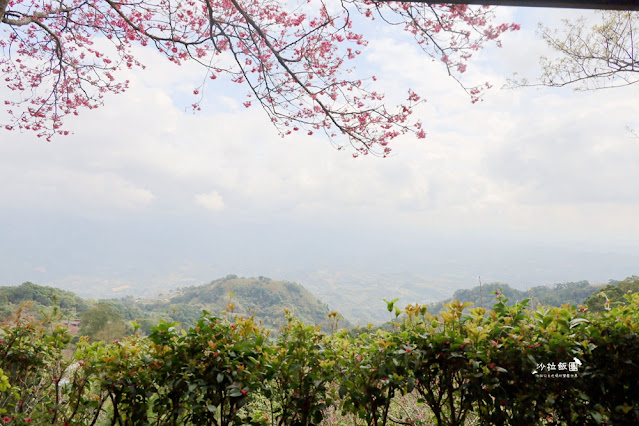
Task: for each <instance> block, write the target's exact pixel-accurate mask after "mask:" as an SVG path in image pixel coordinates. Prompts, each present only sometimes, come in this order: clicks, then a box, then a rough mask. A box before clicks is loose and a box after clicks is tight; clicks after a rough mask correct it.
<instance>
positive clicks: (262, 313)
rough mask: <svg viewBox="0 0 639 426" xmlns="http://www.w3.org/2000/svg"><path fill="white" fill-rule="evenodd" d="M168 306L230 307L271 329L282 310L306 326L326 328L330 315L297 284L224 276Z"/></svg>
mask: <svg viewBox="0 0 639 426" xmlns="http://www.w3.org/2000/svg"><path fill="white" fill-rule="evenodd" d="M231 295H232V296H231ZM170 303H172V304H188V305H190V306H195V307H198V308H200V309H206V310H207V311H209V312H211V313H214V312H221V311H223V310H225V309H226V307H227V306H228V305H229V304H232V306H233V312H234V313H237V314H240V315H251V314H255V316H256V318H257V319H259V320H262V321H263V322H264V324H267V325H269V326H270V327H272V328H275V327H276V326H280V325H283V324H284V322H285V318H284V309H287V310H289V311H291V312H292V313H293V315H294V316H296V317H297V318H299V319H301V320H302V321H303V322H304V323H306V324H322V325H326V321H327V314H328V313H329V312H330V311H329V307H328V305H326V304H325V303H323V302H321V301H320V300H318V299H317V298H316V297H315V296H313V295H312V294H311V293H310V292H309V291H308V290H306V289H305V288H304V287H302V286H301V285H300V284H297V283H293V282H289V281H276V280H272V279H270V278H266V277H258V278H240V277H238V276H236V275H228V276H227V277H225V278H221V279H218V280H215V281H212V282H211V283H209V284H206V285H200V286H191V287H185V288H182V289H180V290H179V293H178V294H177V295H174V296H172V297H171V298H170ZM347 325H348V323H346V324H342V326H347ZM278 328H279V327H278Z"/></svg>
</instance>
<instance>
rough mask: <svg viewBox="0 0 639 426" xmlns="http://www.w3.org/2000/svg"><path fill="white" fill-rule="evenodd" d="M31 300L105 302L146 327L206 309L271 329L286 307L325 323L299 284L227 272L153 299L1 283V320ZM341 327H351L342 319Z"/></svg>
mask: <svg viewBox="0 0 639 426" xmlns="http://www.w3.org/2000/svg"><path fill="white" fill-rule="evenodd" d="M25 301H29V302H31V303H32V304H33V305H34V309H35V310H36V311H38V310H40V311H42V310H43V309H46V308H50V307H52V306H54V305H56V306H58V307H59V309H60V310H61V312H62V313H63V314H64V315H65V316H67V317H82V315H83V314H84V313H85V312H87V311H89V310H90V309H91V308H93V307H95V306H97V305H107V306H108V307H109V312H113V313H115V314H117V315H118V316H119V317H121V318H122V319H123V320H127V321H132V320H136V321H137V322H138V323H141V324H143V325H146V328H147V329H149V328H150V327H151V326H152V325H156V324H157V321H159V320H160V319H164V320H166V321H178V322H181V323H192V322H194V321H196V320H197V318H199V317H200V315H202V311H203V310H206V311H208V312H210V313H211V314H212V315H222V312H226V315H230V316H232V315H235V314H237V315H243V316H248V315H255V317H256V319H257V320H258V321H260V322H262V324H263V325H264V326H265V327H267V328H269V329H272V330H278V329H279V327H280V326H281V325H284V323H285V322H286V319H285V314H284V310H285V309H286V310H288V311H290V312H291V313H292V314H293V315H294V316H296V317H297V318H299V319H301V320H302V321H303V322H305V323H307V324H313V325H324V326H326V325H327V314H328V313H329V312H330V310H329V307H328V305H326V304H325V303H323V302H321V301H320V300H318V299H317V298H316V297H315V296H313V295H312V294H311V293H310V292H309V291H308V290H306V289H305V288H304V287H302V286H301V285H299V284H297V283H293V282H288V281H276V280H271V279H270V278H266V277H258V278H243V277H242V278H241V277H238V276H236V275H228V276H226V277H225V278H220V279H218V280H215V281H212V282H210V283H209V284H204V285H199V286H190V287H184V288H181V289H179V290H175V291H173V292H171V293H170V294H168V295H161V296H158V297H153V298H135V297H133V296H128V297H124V298H121V299H101V300H95V299H83V298H81V297H78V296H76V295H75V294H74V293H73V292H70V291H65V290H60V289H57V288H54V287H49V286H40V285H37V284H33V283H30V282H26V283H23V284H22V285H20V286H17V287H0V319H5V318H7V317H8V316H9V315H10V314H11V312H12V311H13V310H15V309H16V308H17V306H19V305H20V304H21V303H23V302H25ZM340 325H341V326H342V327H347V328H348V327H351V323H350V322H349V321H348V320H342V322H341V324H340Z"/></svg>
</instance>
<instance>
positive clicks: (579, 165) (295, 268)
mask: <svg viewBox="0 0 639 426" xmlns="http://www.w3.org/2000/svg"><path fill="white" fill-rule="evenodd" d="M581 13H582V12H574V11H565V10H541V9H515V8H502V9H500V11H499V14H500V16H501V17H502V18H503V19H504V20H506V21H515V22H519V23H521V24H522V30H521V31H519V32H516V33H510V34H506V35H505V36H504V37H503V47H502V48H501V49H498V48H490V49H486V50H484V51H482V52H480V53H479V54H478V55H476V58H474V61H472V62H471V63H470V65H469V69H468V72H467V73H466V75H465V79H466V81H468V82H484V81H489V82H491V84H492V85H493V86H494V88H493V89H491V90H490V91H489V92H488V93H487V94H486V97H485V100H484V101H483V102H481V103H478V104H474V105H473V104H471V103H470V102H469V100H468V98H467V96H466V94H465V93H464V92H463V91H461V90H460V88H459V87H458V86H457V85H456V83H455V82H454V81H452V80H451V79H449V78H448V77H447V76H446V74H445V71H444V69H443V67H442V64H441V63H438V62H433V61H431V60H430V59H429V58H426V57H424V56H423V55H419V54H418V52H417V49H416V47H415V46H414V45H412V44H411V43H410V39H406V38H404V37H402V36H399V35H398V34H397V33H395V32H394V31H392V30H390V29H388V28H384V27H381V26H380V27H371V28H370V29H369V30H368V33H367V34H366V36H367V38H368V39H369V40H370V44H369V46H368V48H367V49H366V50H365V52H364V55H363V57H362V59H361V60H360V62H359V63H358V67H362V68H363V67H366V74H375V75H377V77H378V79H379V81H380V84H383V87H384V88H385V90H386V93H388V94H389V98H390V99H391V100H392V99H393V97H394V94H395V93H402V94H403V93H406V90H407V88H408V87H412V88H414V89H415V90H416V91H417V92H418V93H420V94H422V95H423V96H424V97H425V98H426V99H427V102H426V103H425V104H423V105H422V106H421V107H420V108H419V109H418V111H417V114H418V116H419V117H420V118H421V119H422V121H423V122H424V126H425V129H426V131H427V134H428V136H427V138H426V139H425V140H417V139H416V138H414V137H412V136H407V137H404V138H402V139H401V140H398V141H397V142H396V143H395V144H394V146H393V152H394V154H395V155H394V156H392V157H390V158H387V159H380V158H369V157H366V158H359V159H353V158H352V157H351V156H350V155H349V154H348V153H344V152H338V151H336V150H335V149H333V148H332V147H331V145H330V144H329V143H328V141H326V140H325V139H323V138H322V137H319V136H317V137H315V136H313V137H309V136H302V135H294V136H291V137H287V138H284V139H283V138H281V137H279V136H278V135H277V133H276V131H275V129H274V128H273V127H272V126H271V125H270V123H269V122H268V120H267V118H266V116H265V114H264V113H263V112H262V111H261V110H259V109H257V108H250V109H245V108H244V107H243V106H242V105H241V102H242V101H243V97H244V95H245V92H244V89H243V88H241V87H239V86H237V85H231V84H230V83H229V84H226V83H224V82H222V83H220V84H217V85H209V86H207V88H206V91H205V102H204V104H203V110H202V111H201V112H199V113H196V114H193V113H192V112H189V111H187V110H186V106H187V105H188V104H190V102H192V99H191V97H190V96H191V95H190V94H191V93H192V91H193V88H194V87H196V86H198V85H199V82H200V81H201V78H202V76H201V74H200V73H199V70H198V69H197V68H192V67H188V66H187V67H182V68H178V67H176V66H173V65H170V64H168V63H167V61H165V60H163V58H161V57H159V56H158V55H157V54H155V53H153V52H152V51H147V50H143V51H141V52H140V55H141V57H142V59H143V61H144V62H145V64H146V65H147V70H146V71H136V72H133V73H131V75H130V76H129V77H130V78H131V82H132V85H131V86H132V87H131V89H130V90H129V91H128V92H127V93H126V94H124V95H117V96H111V97H108V98H107V99H106V102H105V105H104V107H103V108H100V109H98V110H94V111H83V112H82V114H81V115H80V116H79V117H77V119H74V120H69V121H68V123H67V124H68V128H69V129H70V130H73V131H74V134H73V135H72V136H68V137H63V138H57V139H54V141H53V142H51V143H47V142H45V141H43V140H40V139H38V138H36V137H34V136H33V135H31V134H26V133H25V134H19V133H11V132H6V131H3V132H2V133H0V179H1V182H2V184H1V185H0V232H1V233H0V285H17V284H19V283H21V282H23V281H27V280H29V281H33V282H36V283H40V284H49V285H57V286H61V287H65V288H73V289H75V290H79V291H80V292H81V291H82V289H83V288H89V287H90V286H89V285H88V284H86V283H91V284H92V285H94V283H100V285H102V286H104V288H113V287H116V288H120V287H122V286H125V287H126V286H130V288H129V289H130V291H135V289H142V288H151V287H152V286H158V285H160V284H161V285H162V286H164V287H166V286H179V285H184V284H193V283H202V282H208V281H210V280H212V279H215V278H218V277H220V276H224V275H226V274H229V273H235V274H238V275H246V276H257V275H265V276H270V277H271V278H274V279H287V280H297V281H300V282H301V283H302V284H304V281H303V280H304V277H306V276H309V275H311V274H313V273H314V272H316V271H325V272H326V271H327V272H328V273H335V274H337V273H338V272H339V273H346V274H348V273H353V274H357V273H360V272H363V271H365V272H366V273H368V274H373V276H374V275H375V274H388V273H393V274H396V275H402V274H405V276H407V277H410V276H422V277H428V280H430V281H431V282H432V284H433V285H440V286H445V288H444V287H442V289H443V290H442V291H443V292H445V291H448V290H450V293H452V291H453V290H454V289H455V288H459V287H470V286H473V285H475V284H476V282H477V277H478V276H480V275H481V277H482V280H483V281H504V282H509V283H511V284H513V285H515V286H520V287H525V286H530V285H536V284H548V283H554V282H562V281H577V280H582V279H587V280H590V281H591V282H606V281H607V280H608V279H611V278H613V279H623V278H625V277H627V276H629V275H632V274H639V220H637V218H639V197H638V195H639V167H637V164H639V139H638V138H636V137H633V136H632V135H631V134H630V133H629V132H628V131H627V130H626V127H627V126H630V127H636V128H639V119H638V118H637V103H636V99H637V90H636V89H635V88H633V87H629V88H624V89H616V90H604V91H600V92H588V93H576V92H574V91H572V90H570V89H562V90H549V89H535V88H526V89H515V90H510V89H500V88H501V87H502V86H503V85H504V83H505V81H506V78H507V77H509V76H511V75H512V74H513V73H514V72H519V73H520V74H521V75H524V76H528V77H530V78H534V77H535V75H536V74H537V73H538V70H537V63H538V58H539V56H540V55H543V54H549V52H548V51H547V50H546V48H545V46H544V43H543V42H542V41H541V40H539V38H538V37H537V36H536V35H535V29H536V25H537V23H538V22H544V23H547V24H549V25H559V22H560V19H561V18H562V17H566V16H571V17H575V16H577V15H579V14H581ZM369 70H370V72H369ZM0 90H2V91H0V93H1V94H2V96H3V97H4V96H11V95H10V94H8V93H7V91H6V90H4V89H0ZM369 276H370V275H369Z"/></svg>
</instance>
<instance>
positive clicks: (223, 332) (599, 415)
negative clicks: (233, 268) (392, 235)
mask: <svg viewBox="0 0 639 426" xmlns="http://www.w3.org/2000/svg"><path fill="white" fill-rule="evenodd" d="M527 303H528V302H527V301H524V302H522V303H519V304H516V305H514V306H507V305H506V304H505V300H504V299H503V298H501V297H500V298H499V299H498V302H497V304H495V305H494V307H493V309H492V310H486V309H482V308H473V309H470V308H469V306H467V305H468V304H461V303H459V302H456V303H451V304H449V305H447V310H446V311H443V312H441V313H440V314H439V315H431V314H430V313H428V312H427V309H426V307H424V306H420V305H408V306H407V307H406V308H405V309H404V310H399V309H397V308H396V306H395V302H394V301H391V302H388V308H389V311H395V312H396V316H397V318H396V321H395V322H394V323H393V324H392V325H391V326H389V327H386V328H382V329H373V328H372V327H369V328H365V329H360V330H351V331H346V330H341V331H336V332H334V333H331V334H327V333H324V332H323V331H321V330H320V328H319V327H314V326H307V325H304V324H302V323H301V322H300V321H298V320H297V319H295V318H293V317H292V316H290V315H288V314H287V317H288V325H287V326H286V327H284V328H283V329H282V331H281V333H280V334H279V335H278V336H277V337H276V338H271V337H269V336H268V333H267V332H265V331H264V329H263V328H261V327H259V326H258V324H256V323H255V321H254V319H253V318H233V319H229V318H227V317H222V318H220V317H216V316H212V315H210V314H209V313H207V312H205V313H204V315H203V316H202V317H201V318H200V319H199V321H198V322H197V323H196V324H194V325H193V326H192V327H190V328H189V329H188V330H182V329H179V328H178V327H177V324H176V323H166V322H160V324H159V325H158V326H157V327H154V328H153V332H152V333H151V334H150V335H149V336H147V337H145V336H141V335H139V334H138V335H136V336H132V337H129V338H126V339H122V340H120V341H118V340H116V341H113V342H111V343H104V342H97V343H90V342H88V341H86V340H84V339H83V340H81V341H80V343H79V344H78V346H77V348H76V350H75V354H74V359H67V358H65V357H64V356H63V351H64V349H65V348H66V347H67V345H68V344H69V340H70V339H69V336H68V334H67V333H66V330H65V329H63V328H61V327H58V326H54V325H52V324H54V323H55V321H53V322H47V321H38V320H36V319H35V318H34V317H33V316H31V315H29V314H28V313H27V312H26V310H24V309H21V310H19V311H18V312H16V314H15V315H14V317H13V318H12V319H11V320H10V321H8V322H6V323H5V324H3V325H2V327H1V328H0V369H1V370H0V379H1V380H0V423H1V422H2V421H3V422H4V423H7V424H28V423H33V424H55V425H96V424H97V425H100V424H111V425H146V424H153V425H187V424H188V425H191V424H192V425H239V424H255V425H264V424H271V425H312V424H319V423H320V422H322V420H323V418H324V417H325V416H326V413H327V412H328V411H330V410H333V411H334V410H335V409H337V410H339V411H341V412H342V413H346V414H350V415H351V416H356V417H358V418H360V419H361V420H362V421H363V422H365V423H366V424H370V425H384V424H392V423H402V424H420V421H422V420H419V419H417V418H411V417H410V416H402V417H401V418H400V417H399V416H398V415H397V414H396V413H392V414H391V412H390V407H391V403H392V401H393V398H395V397H396V396H398V395H402V394H403V395H405V394H412V395H416V396H417V398H418V402H419V403H422V404H424V406H425V407H428V409H429V411H430V419H429V421H430V422H432V423H436V424H438V425H444V424H445V425H462V424H464V423H465V422H466V421H468V419H469V418H472V419H474V421H475V422H479V423H480V424H517V425H528V424H530V425H533V424H567V425H573V424H574V425H583V424H595V423H596V424H615V425H616V424H639V365H638V363H639V334H638V331H639V294H635V295H633V296H632V297H630V296H628V304H627V305H625V306H620V307H616V308H614V309H611V310H609V311H607V312H605V313H604V314H602V315H599V314H596V315H593V314H589V313H588V312H587V311H586V310H585V309H584V308H575V307H569V306H564V307H561V308H546V307H537V308H536V309H535V310H532V309H529V308H528V306H527ZM330 320H331V321H333V322H334V323H335V322H336V321H337V314H335V313H332V314H330ZM331 407H332V408H331ZM353 418H354V417H353Z"/></svg>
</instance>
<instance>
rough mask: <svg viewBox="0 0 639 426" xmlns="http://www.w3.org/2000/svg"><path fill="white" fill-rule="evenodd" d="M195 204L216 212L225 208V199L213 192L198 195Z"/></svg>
mask: <svg viewBox="0 0 639 426" xmlns="http://www.w3.org/2000/svg"><path fill="white" fill-rule="evenodd" d="M195 202H196V203H197V204H199V205H201V206H202V207H204V208H206V209H209V210H211V211H214V212H216V211H220V210H223V209H224V207H225V206H224V199H223V198H222V196H221V195H220V194H219V193H218V192H217V191H211V192H209V193H208V194H197V195H196V196H195Z"/></svg>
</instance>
